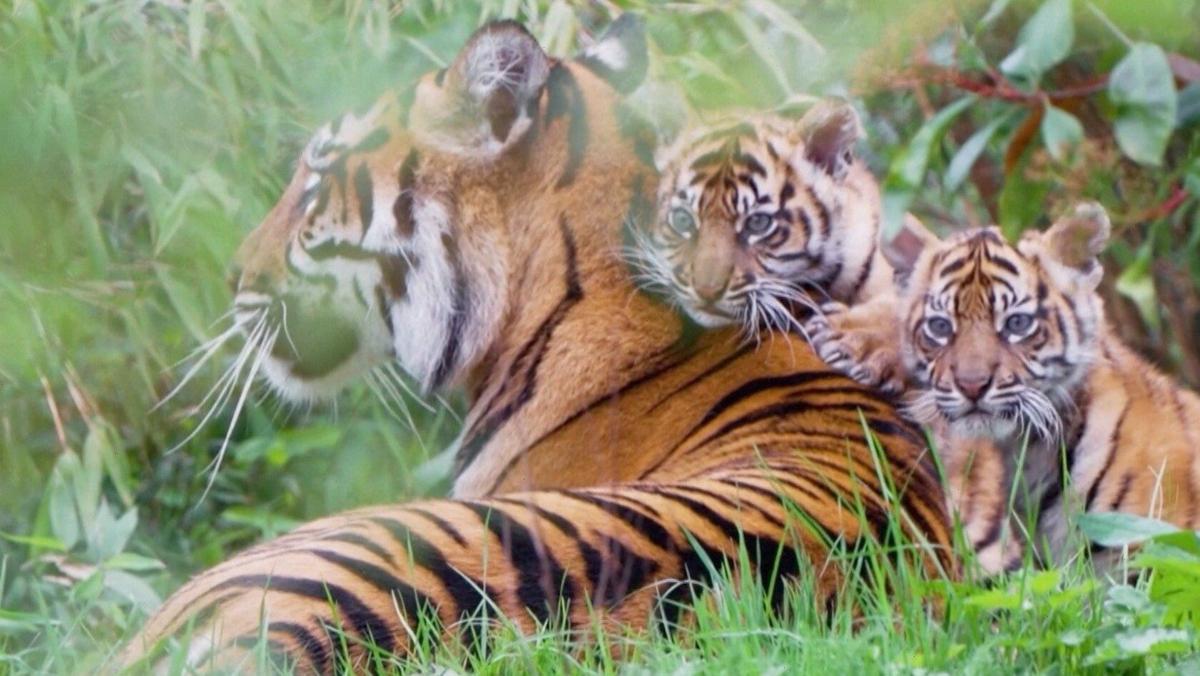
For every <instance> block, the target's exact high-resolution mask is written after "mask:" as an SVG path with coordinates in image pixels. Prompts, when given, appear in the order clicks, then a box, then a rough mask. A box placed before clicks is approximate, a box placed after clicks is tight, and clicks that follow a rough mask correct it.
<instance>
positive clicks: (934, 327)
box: [925, 317, 954, 338]
mask: <svg viewBox="0 0 1200 676" xmlns="http://www.w3.org/2000/svg"><path fill="white" fill-rule="evenodd" d="M925 331H927V332H928V333H929V335H931V336H933V337H934V338H949V337H950V336H952V335H954V324H952V323H950V320H949V319H946V318H945V317H930V318H929V319H926V320H925Z"/></svg>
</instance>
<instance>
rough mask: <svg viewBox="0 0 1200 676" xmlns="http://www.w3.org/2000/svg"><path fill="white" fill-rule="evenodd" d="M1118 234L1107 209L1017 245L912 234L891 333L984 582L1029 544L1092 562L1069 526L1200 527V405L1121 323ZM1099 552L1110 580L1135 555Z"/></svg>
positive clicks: (1048, 553) (977, 237)
mask: <svg viewBox="0 0 1200 676" xmlns="http://www.w3.org/2000/svg"><path fill="white" fill-rule="evenodd" d="M1109 230H1110V225H1109V221H1108V216H1107V214H1105V212H1104V209H1103V208H1102V207H1101V206H1100V205H1098V204H1093V203H1085V204H1082V205H1079V206H1078V207H1077V208H1076V209H1075V211H1074V212H1073V213H1071V214H1069V215H1067V216H1066V217H1064V218H1062V219H1060V220H1059V221H1057V222H1056V223H1055V224H1054V225H1053V226H1052V227H1051V228H1049V229H1048V230H1047V231H1045V232H1036V231H1030V232H1027V233H1026V235H1025V236H1024V237H1023V238H1022V239H1021V241H1020V242H1019V243H1018V244H1017V245H1016V246H1013V245H1011V244H1009V243H1007V242H1006V241H1005V240H1004V237H1003V236H1002V235H1001V234H1000V232H999V231H998V230H996V229H995V228H987V229H978V230H968V231H964V232H961V233H958V234H955V235H953V236H952V237H950V238H948V239H947V240H946V241H945V242H942V241H939V240H938V239H937V238H936V237H935V236H934V235H932V234H931V233H929V232H928V231H926V230H924V229H923V228H921V227H920V226H919V224H917V223H915V222H910V223H909V225H908V229H907V232H908V233H909V234H910V235H912V237H911V238H910V240H909V241H911V242H912V243H913V244H915V246H912V247H910V248H908V260H909V264H910V265H911V270H909V271H906V272H905V274H906V281H905V282H904V284H903V287H902V289H901V290H900V291H899V297H898V299H897V301H896V302H895V303H893V304H891V309H890V310H889V311H887V312H884V313H881V314H879V315H878V316H877V317H876V322H877V324H878V326H881V327H895V330H896V331H897V333H896V334H895V335H896V340H897V341H898V342H900V343H901V344H902V354H903V357H904V363H903V365H902V368H901V369H900V370H901V371H902V372H903V373H904V374H906V377H907V378H908V380H909V388H910V392H909V394H908V395H907V396H909V397H911V398H912V399H913V403H912V406H911V411H912V413H913V415H914V416H915V417H916V418H917V419H919V420H921V421H922V422H925V423H929V424H930V425H932V426H933V427H934V429H935V430H936V431H937V436H938V440H937V441H938V444H937V445H938V454H939V456H941V459H942V461H943V462H944V463H945V465H946V469H947V473H948V475H949V479H950V492H951V500H952V502H953V506H954V507H955V509H956V510H957V511H958V512H959V513H960V515H961V517H962V519H963V523H964V526H965V530H966V533H967V536H968V537H969V538H970V540H971V542H972V544H973V545H974V547H975V548H976V550H977V553H978V555H979V561H980V563H981V564H982V567H983V568H984V569H985V571H988V572H999V571H1003V570H1012V569H1013V568H1015V567H1017V566H1019V565H1021V563H1022V560H1023V558H1024V557H1023V554H1024V549H1025V548H1026V546H1027V545H1028V544H1030V543H1028V542H1027V539H1028V538H1027V537H1026V532H1029V533H1030V534H1032V535H1033V540H1034V541H1033V543H1032V544H1033V545H1035V552H1034V553H1036V554H1037V555H1038V556H1039V558H1041V559H1042V560H1043V561H1044V562H1059V563H1061V562H1062V561H1063V560H1064V559H1065V558H1067V557H1068V556H1070V555H1071V554H1073V553H1074V552H1075V551H1077V549H1076V548H1075V547H1074V546H1073V545H1074V544H1075V543H1076V542H1077V541H1078V540H1079V539H1080V538H1078V537H1073V536H1072V531H1071V529H1070V523H1071V519H1072V517H1074V516H1075V515H1077V514H1079V513H1081V512H1106V511H1120V512H1132V513H1136V514H1140V515H1143V516H1153V517H1158V518H1162V519H1164V520H1166V521H1170V522H1172V523H1175V524H1177V525H1179V526H1182V527H1185V528H1193V529H1194V528H1198V527H1200V397H1198V396H1196V394H1195V393H1193V392H1190V391H1187V390H1185V389H1183V388H1181V387H1179V386H1178V385H1177V384H1175V383H1173V382H1172V381H1171V380H1170V379H1169V378H1167V377H1165V376H1163V375H1162V374H1161V373H1159V372H1158V371H1157V370H1156V369H1154V368H1153V367H1152V366H1150V365H1149V364H1148V363H1146V361H1145V360H1144V359H1142V358H1141V357H1139V356H1138V355H1137V354H1136V353H1135V352H1133V351H1132V350H1130V349H1129V348H1127V347H1125V346H1124V345H1123V344H1121V342H1120V340H1119V339H1118V338H1117V337H1116V335H1115V334H1114V333H1113V332H1112V331H1111V330H1110V329H1109V327H1108V325H1107V324H1106V322H1105V319H1104V311H1103V306H1102V302H1101V299H1100V296H1099V294H1098V293H1097V292H1096V287H1097V285H1098V284H1099V282H1100V279H1101V276H1102V275H1103V269H1102V267H1101V265H1100V262H1099V260H1098V258H1097V256H1098V255H1099V253H1100V252H1101V251H1102V250H1103V248H1104V245H1105V244H1106V242H1107V240H1108V235H1109ZM836 322H837V320H836V318H835V319H834V320H833V323H834V325H835V326H834V328H835V329H837V328H838V327H836ZM841 335H842V334H839V333H838V331H837V330H833V331H824V332H822V331H818V332H817V336H816V339H817V340H818V341H830V342H832V343H838V342H839V341H840V340H841ZM836 349H839V350H845V351H847V352H850V353H852V357H851V358H852V359H857V358H860V357H861V356H862V355H859V354H854V353H853V350H852V349H850V348H849V347H847V346H845V345H838V346H836ZM897 366H900V365H897ZM1010 501H1011V509H1010ZM1022 519H1031V521H1029V522H1028V524H1027V525H1021V524H1018V523H1017V521H1019V520H1022ZM1092 553H1093V558H1094V562H1095V563H1096V564H1097V566H1098V567H1099V568H1101V569H1107V568H1110V567H1111V565H1112V564H1113V563H1114V561H1115V560H1116V558H1117V557H1118V555H1119V554H1120V552H1119V551H1116V550H1111V549H1110V550H1104V549H1101V548H1099V547H1094V548H1093V551H1092Z"/></svg>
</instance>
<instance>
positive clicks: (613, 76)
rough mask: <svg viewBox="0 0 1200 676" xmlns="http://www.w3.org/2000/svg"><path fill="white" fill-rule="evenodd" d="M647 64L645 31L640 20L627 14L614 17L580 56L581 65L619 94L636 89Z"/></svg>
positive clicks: (643, 76)
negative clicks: (602, 79)
mask: <svg viewBox="0 0 1200 676" xmlns="http://www.w3.org/2000/svg"><path fill="white" fill-rule="evenodd" d="M648 61H649V58H648V56H647V53H646V29H645V27H644V26H643V25H642V20H641V19H639V18H638V17H637V16H635V15H633V14H631V13H629V12H625V13H624V14H622V15H621V16H619V17H617V20H616V21H614V22H612V23H611V24H609V25H608V28H606V29H605V30H604V33H603V34H601V35H600V38H599V39H597V40H596V41H595V42H593V43H592V44H591V45H590V46H588V47H587V48H586V49H584V50H583V52H582V53H581V54H580V55H579V62H580V63H582V64H583V65H584V66H587V68H588V69H589V70H591V71H592V72H593V73H595V74H596V75H599V76H600V77H602V78H604V79H605V80H607V81H608V83H609V84H611V85H612V86H613V89H616V90H617V91H619V92H621V93H622V94H628V93H630V92H632V91H633V90H635V89H637V88H638V85H640V84H642V80H644V79H646V68H647V64H648Z"/></svg>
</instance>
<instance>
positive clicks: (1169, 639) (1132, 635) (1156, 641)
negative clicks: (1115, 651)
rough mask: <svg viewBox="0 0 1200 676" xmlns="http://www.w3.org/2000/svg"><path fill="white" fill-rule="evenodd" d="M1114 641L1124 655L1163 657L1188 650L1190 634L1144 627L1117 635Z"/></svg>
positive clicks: (1179, 630) (1177, 630)
mask: <svg viewBox="0 0 1200 676" xmlns="http://www.w3.org/2000/svg"><path fill="white" fill-rule="evenodd" d="M1116 641H1117V647H1119V648H1120V649H1121V651H1122V652H1123V653H1125V654H1126V655H1164V654H1168V653H1178V652H1184V651H1187V650H1189V648H1190V644H1191V634H1190V633H1188V632H1186V631H1184V630H1182V629H1163V628H1159V627H1144V628H1141V629H1131V630H1129V631H1126V632H1122V633H1120V634H1117V636H1116Z"/></svg>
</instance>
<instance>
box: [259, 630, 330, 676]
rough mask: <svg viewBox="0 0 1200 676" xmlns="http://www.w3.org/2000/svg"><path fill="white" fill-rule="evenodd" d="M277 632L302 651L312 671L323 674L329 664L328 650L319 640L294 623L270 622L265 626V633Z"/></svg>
mask: <svg viewBox="0 0 1200 676" xmlns="http://www.w3.org/2000/svg"><path fill="white" fill-rule="evenodd" d="M272 632H277V633H280V634H286V635H288V636H289V637H291V639H292V640H293V641H295V642H296V644H297V645H299V646H300V649H301V650H303V651H304V654H305V656H307V657H308V662H309V664H311V665H312V669H313V671H315V672H317V673H325V671H326V667H327V666H328V664H329V650H328V649H327V648H326V647H325V644H324V643H323V642H322V641H321V639H319V638H317V636H316V635H314V634H313V633H312V632H311V631H309V630H308V629H307V628H306V627H305V626H303V625H300V624H296V623H294V622H271V623H270V624H268V625H267V633H268V634H269V633H272Z"/></svg>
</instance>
